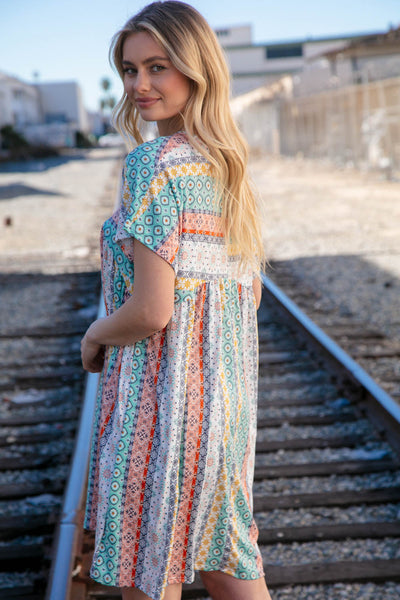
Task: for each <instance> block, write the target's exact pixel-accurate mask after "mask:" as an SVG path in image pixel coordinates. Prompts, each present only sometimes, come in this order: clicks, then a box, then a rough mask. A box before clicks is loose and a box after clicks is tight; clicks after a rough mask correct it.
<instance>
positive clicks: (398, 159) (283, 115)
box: [237, 77, 400, 174]
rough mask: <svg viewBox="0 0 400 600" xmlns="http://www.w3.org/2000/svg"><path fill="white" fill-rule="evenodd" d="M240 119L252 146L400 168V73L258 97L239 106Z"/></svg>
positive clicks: (364, 165)
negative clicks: (308, 92)
mask: <svg viewBox="0 0 400 600" xmlns="http://www.w3.org/2000/svg"><path fill="white" fill-rule="evenodd" d="M289 96H291V97H289ZM237 120H238V123H239V126H240V127H241V129H242V130H243V132H244V134H245V136H246V138H247V140H248V142H249V144H250V147H251V148H252V149H256V150H263V151H267V152H272V153H281V154H288V155H297V154H299V153H301V154H302V155H304V156H307V157H313V158H329V159H330V160H332V161H334V162H336V163H339V164H352V165H354V166H356V167H358V168H364V169H382V170H385V171H387V172H388V173H389V174H390V173H391V172H392V171H394V170H399V169H400V77H396V78H391V79H383V80H376V81H372V82H365V83H358V84H354V85H349V86H347V87H342V88H338V89H330V90H328V91H324V92H320V93H318V94H313V95H310V96H304V97H292V95H291V94H287V93H285V94H281V95H279V94H278V95H275V96H274V97H273V98H269V99H261V100H260V99H259V98H258V99H255V101H254V102H253V103H247V105H246V106H242V107H241V110H239V111H238V110H237Z"/></svg>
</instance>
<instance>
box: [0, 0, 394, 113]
mask: <svg viewBox="0 0 400 600" xmlns="http://www.w3.org/2000/svg"><path fill="white" fill-rule="evenodd" d="M187 1H188V3H189V4H192V6H194V7H195V8H197V10H199V11H200V12H201V13H202V14H203V15H204V16H205V17H206V19H207V20H208V22H209V23H210V25H211V26H212V27H213V28H218V27H228V26H232V25H242V24H250V25H252V32H253V42H255V43H263V42H272V41H278V40H284V41H286V40H296V39H305V38H310V37H314V38H318V37H325V36H326V37H328V36H334V35H340V34H353V33H370V32H377V31H380V32H383V31H387V30H388V29H389V27H390V26H395V27H396V26H399V25H400V0H328V1H325V0H278V1H277V0H219V1H218V0H187ZM147 3H148V2H146V0H67V1H65V0H0V71H3V72H6V73H7V74H9V75H13V76H16V77H18V78H20V79H23V80H24V81H27V82H32V81H34V73H36V74H37V75H36V77H37V80H38V81H42V82H48V81H70V80H74V81H77V82H78V83H79V84H80V86H81V88H82V93H83V99H84V104H85V106H86V107H87V108H88V109H90V110H96V109H98V106H99V98H100V97H101V95H102V90H101V87H100V80H101V79H102V78H103V77H108V78H109V79H110V80H111V82H112V89H111V92H112V93H113V95H114V96H115V97H116V98H119V96H120V95H121V93H122V86H121V83H120V81H119V78H118V76H117V75H116V74H115V73H114V72H113V71H112V69H111V67H110V65H109V62H108V48H109V44H110V40H111V38H112V36H113V34H114V33H115V32H116V31H118V29H120V27H122V25H123V24H124V23H125V22H126V21H127V20H128V18H129V17H131V16H132V15H134V14H135V13H136V12H138V10H140V9H141V8H143V6H145V4H147Z"/></svg>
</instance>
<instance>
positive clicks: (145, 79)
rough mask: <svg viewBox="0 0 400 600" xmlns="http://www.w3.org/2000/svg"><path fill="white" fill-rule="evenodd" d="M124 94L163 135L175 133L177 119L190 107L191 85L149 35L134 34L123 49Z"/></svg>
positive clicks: (142, 33)
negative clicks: (155, 124) (187, 105)
mask: <svg viewBox="0 0 400 600" xmlns="http://www.w3.org/2000/svg"><path fill="white" fill-rule="evenodd" d="M122 67H123V69H124V90H125V92H126V94H127V96H128V98H129V100H130V101H131V102H132V104H134V105H135V106H136V107H137V109H138V111H139V114H140V116H141V117H142V118H143V119H144V120H145V121H157V125H158V130H159V133H160V135H170V134H172V133H175V131H174V123H175V127H176V123H177V121H176V120H175V121H174V117H176V116H177V115H178V114H179V113H180V112H182V111H183V109H184V108H185V106H186V103H187V101H188V98H189V95H190V81H189V79H188V78H187V77H186V75H183V73H181V72H180V71H178V69H177V68H176V67H175V66H174V65H173V64H172V62H171V61H170V59H169V58H168V56H167V54H166V52H165V50H163V48H162V47H161V46H160V45H159V44H158V43H157V42H156V41H155V40H154V38H152V36H151V35H150V34H149V33H147V32H145V31H139V32H137V33H132V34H130V35H129V36H128V37H127V38H126V40H125V42H124V45H123V48H122Z"/></svg>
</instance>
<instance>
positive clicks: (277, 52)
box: [266, 44, 303, 60]
mask: <svg viewBox="0 0 400 600" xmlns="http://www.w3.org/2000/svg"><path fill="white" fill-rule="evenodd" d="M298 56H303V45H302V44H290V45H289V44H288V45H286V44H285V45H282V46H267V48H266V57H267V58H268V59H269V60H271V59H274V58H294V57H298Z"/></svg>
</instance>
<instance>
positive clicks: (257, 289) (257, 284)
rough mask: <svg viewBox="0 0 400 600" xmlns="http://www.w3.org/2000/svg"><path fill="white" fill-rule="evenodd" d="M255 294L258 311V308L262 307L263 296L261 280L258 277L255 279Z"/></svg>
mask: <svg viewBox="0 0 400 600" xmlns="http://www.w3.org/2000/svg"><path fill="white" fill-rule="evenodd" d="M253 292H254V296H255V299H256V306H257V310H258V308H259V306H260V302H261V294H262V290H261V280H260V278H259V277H256V278H255V279H253Z"/></svg>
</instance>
